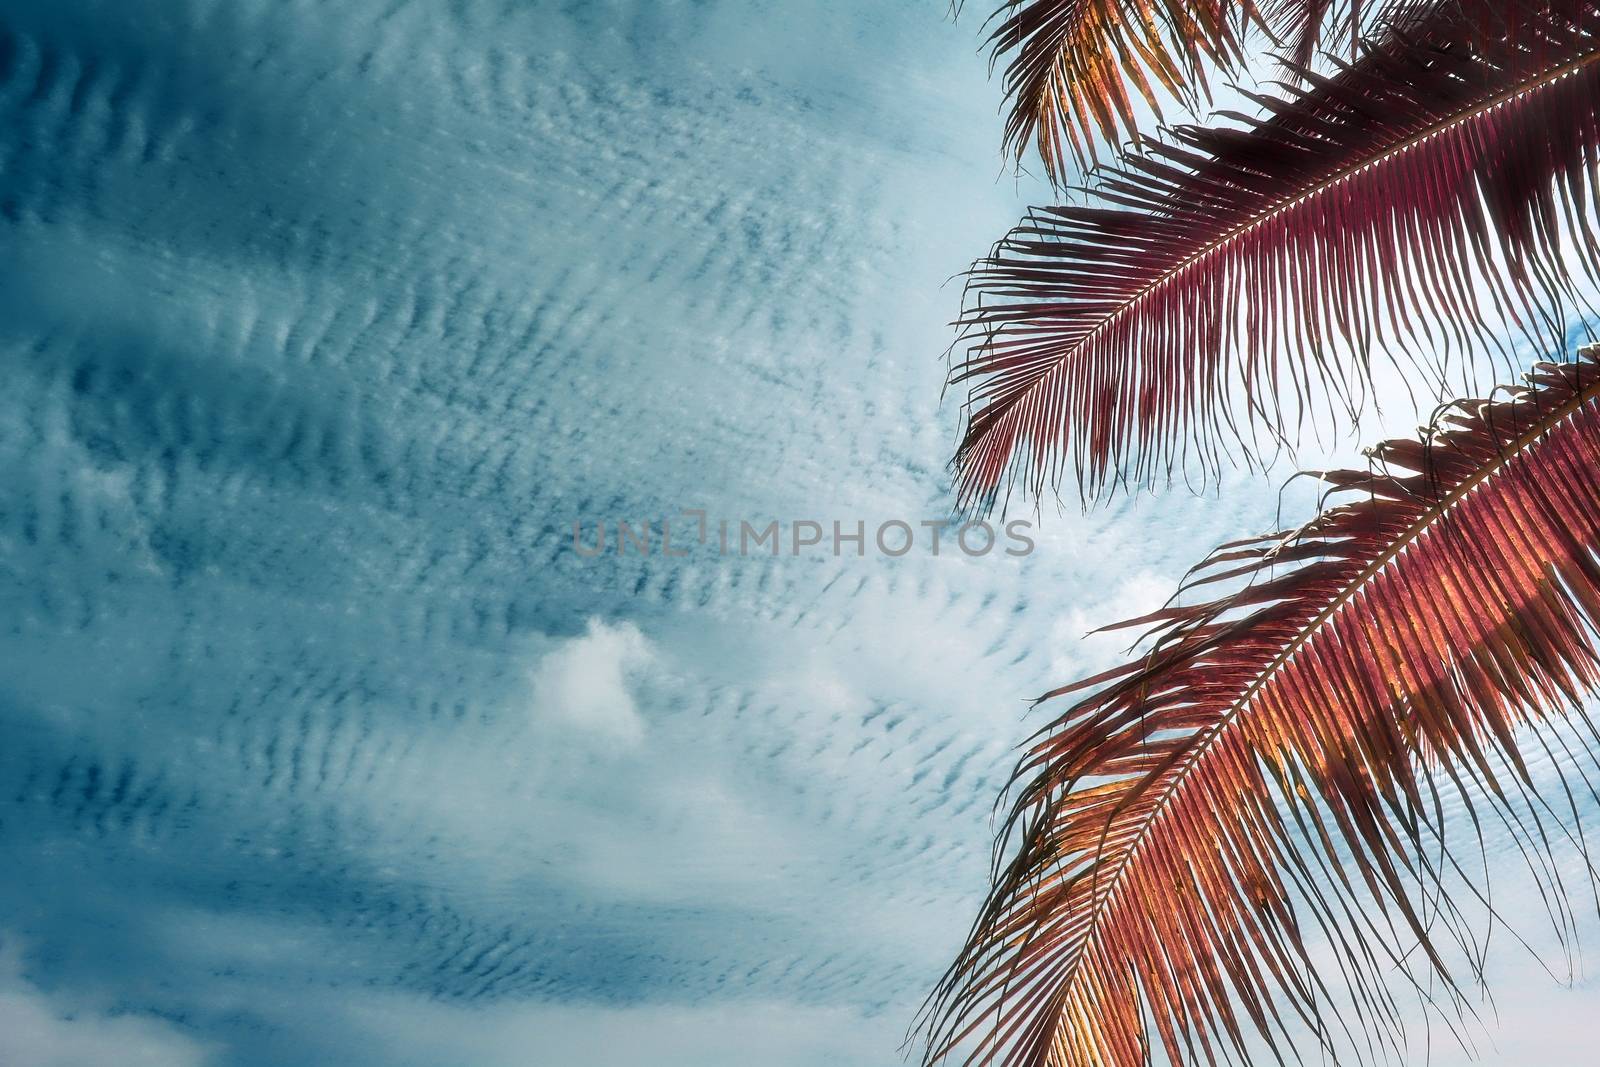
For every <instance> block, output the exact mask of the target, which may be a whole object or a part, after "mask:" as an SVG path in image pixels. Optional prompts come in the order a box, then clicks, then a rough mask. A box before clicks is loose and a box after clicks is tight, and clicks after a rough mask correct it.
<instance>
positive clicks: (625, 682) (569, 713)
mask: <svg viewBox="0 0 1600 1067" xmlns="http://www.w3.org/2000/svg"><path fill="white" fill-rule="evenodd" d="M655 658H656V656H655V650H654V649H653V648H652V647H651V644H650V641H649V640H648V639H647V638H646V637H645V636H644V634H642V633H640V632H639V628H638V627H637V626H635V625H633V623H631V622H624V623H619V624H618V625H616V626H608V625H607V624H606V623H604V622H602V621H601V620H599V619H590V620H589V630H588V632H587V633H586V634H584V635H583V636H582V637H575V638H572V639H571V640H570V641H567V642H566V643H565V644H563V645H561V646H560V647H559V648H556V649H555V650H554V651H552V652H549V653H547V654H546V655H545V657H544V659H542V660H541V661H540V662H539V665H538V667H537V668H536V669H535V670H534V672H533V707H534V714H535V715H536V716H539V717H541V718H543V717H546V716H550V717H555V718H560V719H564V720H566V721H567V722H570V723H572V724H574V725H577V726H580V727H582V728H583V729H585V730H590V731H593V732H595V733H598V734H601V735H604V736H606V737H608V738H611V739H614V740H618V741H622V742H625V743H627V744H636V743H638V742H639V741H641V740H642V739H643V738H644V729H645V727H644V719H643V718H642V717H641V716H640V715H639V708H638V705H637V704H636V703H635V702H634V698H633V694H632V692H631V691H630V688H629V685H630V682H632V681H633V680H634V679H635V678H636V677H637V675H638V673H639V672H640V671H642V670H643V669H644V668H646V667H648V666H649V665H650V664H651V663H652V662H653V661H654V660H655Z"/></svg>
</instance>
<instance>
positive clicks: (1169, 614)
mask: <svg viewBox="0 0 1600 1067" xmlns="http://www.w3.org/2000/svg"><path fill="white" fill-rule="evenodd" d="M1370 455H1371V457H1372V459H1371V464H1370V467H1369V469H1367V470H1356V471H1339V472H1334V473H1331V474H1324V475H1321V476H1320V477H1322V478H1324V479H1326V481H1327V482H1328V483H1329V484H1331V486H1332V487H1333V488H1332V489H1331V490H1330V492H1329V499H1328V502H1327V504H1328V506H1327V507H1326V509H1325V510H1324V511H1323V512H1322V514H1321V515H1320V516H1319V517H1318V518H1317V519H1315V520H1314V521H1312V522H1311V523H1309V524H1308V525H1306V526H1304V527H1302V528H1300V529H1298V530H1294V531H1289V532H1285V533H1277V534H1272V535H1269V536H1266V537H1261V538H1256V539H1251V540H1248V541H1241V542H1236V543H1233V544H1229V545H1225V546H1222V547H1221V548H1220V549H1218V550H1217V551H1216V552H1215V553H1213V554H1212V555H1211V556H1210V557H1209V558H1208V559H1207V560H1206V562H1204V563H1203V564H1201V565H1200V567H1198V568H1197V569H1196V571H1195V572H1193V573H1192V575H1191V579H1190V582H1189V583H1188V585H1187V587H1188V588H1189V589H1191V590H1193V589H1203V588H1207V587H1209V586H1210V583H1214V582H1219V581H1220V582H1227V583H1230V585H1229V588H1233V591H1232V592H1229V593H1226V594H1224V595H1222V596H1220V597H1218V598H1216V599H1214V600H1211V601H1210V602H1208V603H1203V604H1198V605H1195V606H1173V607H1168V608H1166V609H1164V610H1162V611H1159V612H1157V613H1155V614H1153V615H1150V616H1147V617H1145V618H1143V619H1136V620H1131V621H1130V622H1128V623H1124V624H1123V625H1125V626H1132V625H1150V626H1154V634H1153V637H1154V643H1153V644H1152V645H1151V646H1150V648H1151V650H1150V651H1149V652H1148V654H1145V655H1143V656H1141V657H1139V658H1137V659H1136V660H1134V661H1132V662H1130V663H1127V664H1125V665H1124V666H1122V667H1120V668H1116V669H1113V670H1111V671H1109V672H1107V673H1105V674H1102V675H1100V676H1098V677H1094V678H1089V679H1085V680H1084V681H1081V682H1078V683H1076V684H1075V685H1070V686H1067V687H1065V688H1062V689H1060V690H1057V691H1055V692H1052V693H1049V694H1046V697H1044V698H1041V699H1051V698H1056V697H1060V696H1063V695H1065V694H1068V693H1077V692H1082V691H1085V690H1091V689H1092V690H1094V691H1093V692H1092V695H1089V696H1087V697H1083V698H1081V699H1079V700H1078V702H1077V703H1076V704H1074V705H1073V706H1072V707H1071V708H1070V709H1069V710H1067V711H1066V712H1065V713H1064V714H1062V715H1061V716H1060V717H1059V718H1058V719H1056V720H1055V721H1054V722H1052V723H1051V724H1050V725H1049V726H1048V727H1046V728H1045V729H1044V730H1042V731H1041V732H1040V733H1039V734H1038V735H1036V737H1035V738H1034V739H1033V741H1031V742H1030V743H1029V746H1028V747H1027V749H1026V750H1025V754H1024V756H1023V758H1022V760H1021V762H1020V763H1019V765H1018V768H1017V771H1016V773H1015V775H1014V777H1013V788H1016V789H1017V790H1018V792H1017V794H1016V796H1017V799H1016V803H1015V806H1014V808H1013V809H1012V812H1011V815H1010V818H1009V821H1008V822H1007V825H1006V829H1005V830H1004V831H1003V832H1002V834H1001V837H1000V845H999V846H997V864H996V878H995V885H994V889H993V892H992V895H991V896H990V898H989V900H988V902H987V904H986V905H985V906H984V908H983V909H982V912H981V914H980V916H979V918H978V920H977V922H976V924H975V926H974V928H973V931H972V933H971V935H970V939H969V941H968V943H967V945H966V947H965V949H964V950H963V952H962V953H961V955H960V957H959V959H958V960H957V962H956V963H955V964H954V965H953V967H952V968H951V969H950V971H949V972H948V974H947V975H946V977H945V979H944V980H943V982H942V983H941V985H940V986H939V988H938V990H937V991H936V993H935V994H934V996H933V997H932V998H930V1001H929V1005H928V1007H927V1009H926V1011H927V1017H926V1020H925V1021H926V1031H925V1035H926V1036H927V1037H928V1039H929V1044H928V1059H929V1061H934V1060H939V1059H941V1058H945V1057H951V1056H955V1055H957V1054H958V1053H959V1054H960V1055H968V1054H970V1058H969V1059H967V1060H966V1062H969V1063H982V1064H990V1063H997V1064H1005V1065H1007V1067H1022V1065H1048V1067H1087V1065H1094V1067H1136V1065H1142V1064H1144V1063H1145V1062H1146V1060H1145V1056H1146V1054H1147V1053H1148V1052H1149V1051H1150V1050H1151V1049H1152V1048H1153V1047H1157V1046H1159V1047H1160V1048H1161V1049H1162V1050H1163V1051H1164V1053H1165V1055H1166V1056H1167V1058H1168V1062H1171V1063H1173V1064H1180V1063H1194V1062H1205V1063H1217V1062H1222V1061H1225V1060H1232V1061H1236V1062H1242V1063H1246V1064H1248V1063H1250V1062H1251V1060H1252V1050H1253V1049H1254V1050H1257V1051H1258V1050H1260V1049H1261V1048H1265V1049H1267V1050H1268V1054H1269V1055H1271V1056H1277V1055H1279V1054H1280V1053H1286V1052H1287V1051H1288V1050H1289V1049H1290V1048H1292V1046H1293V1043H1294V1041H1295V1040H1296V1038H1295V1037H1294V1036H1293V1032H1292V1030H1291V1026H1290V1025H1289V1024H1290V1023H1293V1024H1294V1025H1296V1026H1299V1025H1301V1024H1304V1026H1305V1027H1306V1028H1307V1029H1308V1030H1309V1032H1310V1033H1312V1034H1313V1035H1315V1037H1314V1040H1318V1041H1322V1042H1326V1043H1328V1045H1329V1047H1332V1046H1333V1044H1334V1043H1335V1042H1334V1038H1335V1037H1337V1036H1338V1035H1339V1033H1340V1032H1341V1028H1343V1027H1348V1026H1350V1024H1351V1020H1350V1019H1348V1018H1343V1017H1339V1016H1338V1013H1337V1011H1335V1012H1334V1013H1331V1014H1330V1013H1329V1011H1328V1006H1329V1004H1330V1003H1345V1004H1350V1003H1354V1004H1356V1005H1357V1006H1358V1008H1359V1010H1358V1011H1356V1012H1355V1013H1354V1014H1355V1015H1356V1016H1357V1019H1356V1020H1355V1022H1354V1030H1353V1031H1351V1032H1350V1033H1349V1035H1348V1036H1349V1038H1350V1040H1351V1041H1355V1040H1356V1037H1357V1034H1358V1033H1363V1032H1365V1031H1378V1032H1379V1033H1378V1038H1377V1040H1378V1044H1377V1045H1376V1046H1375V1047H1377V1048H1379V1049H1380V1050H1381V1049H1382V1048H1384V1047H1388V1048H1390V1049H1391V1050H1394V1049H1396V1048H1397V1047H1398V1045H1397V1044H1396V1043H1395V1035H1394V1033H1393V1028H1394V1027H1396V1026H1398V1018H1399V1016H1398V1012H1397V1010H1396V1007H1395V1000H1394V996H1393V994H1392V991H1391V990H1390V989H1389V982H1391V981H1393V980H1395V976H1396V975H1399V976H1402V978H1401V980H1403V981H1407V982H1410V981H1415V983H1416V984H1415V985H1414V986H1408V989H1409V990H1410V991H1412V992H1419V991H1422V990H1425V989H1426V988H1427V986H1426V978H1427V977H1428V976H1430V975H1431V976H1432V977H1434V978H1437V977H1439V975H1440V974H1443V975H1444V980H1445V985H1444V986H1442V987H1441V988H1445V989H1449V988H1453V987H1452V986H1450V984H1449V983H1450V982H1451V981H1452V976H1450V975H1449V974H1448V973H1447V968H1446V967H1445V964H1444V962H1443V959H1444V954H1443V953H1441V952H1439V951H1436V943H1435V940H1436V937H1437V936H1439V935H1437V934H1436V933H1435V932H1434V930H1433V929H1432V928H1431V927H1432V920H1434V919H1437V918H1438V916H1439V915H1440V914H1442V915H1443V916H1444V918H1443V919H1442V920H1440V921H1441V922H1443V923H1444V925H1445V927H1447V928H1450V929H1454V927H1452V926H1451V923H1452V922H1455V923H1458V924H1459V923H1460V921H1461V916H1462V915H1464V914H1466V912H1465V911H1464V910H1462V909H1458V908H1455V906H1454V905H1453V903H1452V901H1451V895H1450V894H1449V893H1447V892H1446V891H1445V890H1444V883H1445V882H1446V880H1447V877H1446V876H1447V875H1450V876H1451V877H1454V875H1453V874H1451V872H1459V871H1460V867H1459V861H1458V860H1456V859H1455V858H1454V857H1455V852H1454V850H1446V849H1445V848H1444V842H1445V841H1446V836H1445V830H1444V826H1443V823H1444V822H1445V821H1446V820H1445V814H1444V812H1445V805H1444V803H1443V800H1442V799H1441V794H1446V795H1447V796H1446V799H1450V800H1451V802H1452V803H1456V802H1459V803H1460V804H1462V805H1464V806H1465V809H1466V811H1467V812H1468V814H1469V816H1470V818H1471V820H1472V821H1473V822H1474V823H1476V821H1477V819H1478V815H1477V814H1476V811H1477V810H1478V808H1475V807H1474V805H1483V804H1488V805H1490V806H1491V807H1492V806H1494V805H1500V807H1499V808H1498V809H1497V810H1499V811H1500V812H1501V814H1502V815H1503V816H1505V817H1506V818H1507V819H1508V821H1509V822H1510V824H1511V825H1512V827H1513V829H1516V828H1517V827H1521V828H1522V830H1523V832H1525V834H1526V835H1528V836H1530V837H1532V839H1533V840H1532V841H1531V844H1529V846H1528V847H1529V848H1530V854H1534V855H1537V854H1540V853H1541V844H1540V838H1539V836H1538V835H1539V833H1540V832H1541V831H1540V830H1539V829H1538V828H1537V827H1536V825H1535V824H1534V823H1532V822H1529V821H1528V816H1527V813H1526V812H1527V810H1532V811H1534V812H1535V813H1537V812H1538V810H1539V803H1540V799H1539V797H1538V791H1537V789H1536V787H1535V784H1534V782H1533V779H1532V778H1531V777H1530V775H1529V773H1528V771H1527V763H1526V762H1525V760H1524V757H1523V753H1522V751H1521V746H1522V745H1523V744H1525V743H1527V737H1528V735H1527V734H1526V733H1521V734H1519V729H1521V728H1525V727H1532V728H1533V729H1532V731H1531V733H1532V734H1533V735H1535V736H1537V737H1540V738H1544V739H1546V740H1547V739H1548V737H1549V734H1550V731H1552V730H1553V729H1554V728H1555V725H1556V724H1557V722H1558V721H1559V722H1581V723H1585V724H1586V723H1587V720H1586V719H1582V718H1581V708H1580V706H1579V704H1578V701H1579V699H1580V697H1581V695H1582V694H1583V693H1584V692H1593V691H1594V689H1595V687H1596V684H1597V682H1600V658H1597V641H1596V630H1595V627H1596V626H1597V624H1600V558H1597V554H1600V349H1590V350H1587V351H1586V352H1584V353H1580V354H1579V356H1578V357H1577V358H1576V360H1575V361H1574V362H1570V363H1545V364H1540V365H1538V366H1537V367H1535V368H1534V370H1533V371H1532V372H1531V373H1530V375H1529V377H1528V384H1527V385H1526V386H1524V387H1521V388H1519V389H1516V390H1512V391H1510V392H1509V393H1508V394H1506V395H1503V396H1502V397H1500V398H1498V399H1495V400H1493V401H1466V402H1460V403H1458V404H1456V405H1454V406H1452V407H1450V408H1448V409H1446V410H1445V412H1444V413H1443V414H1442V415H1441V417H1440V418H1439V419H1438V420H1437V421H1436V422H1435V424H1434V426H1433V427H1432V428H1431V429H1430V430H1429V432H1427V433H1426V435H1425V436H1424V437H1423V438H1422V439H1421V440H1397V441H1390V442H1387V443H1385V444H1383V445H1381V446H1379V447H1378V448H1376V449H1374V450H1372V452H1371V453H1370ZM1235 586H1237V587H1235ZM1095 687H1098V688H1097V689H1096V688H1095ZM1569 711H1570V712H1572V713H1573V714H1574V716H1576V717H1575V718H1570V719H1569V718H1568V717H1567V716H1566V715H1565V714H1564V713H1566V712H1569ZM1590 729H1592V726H1591V727H1590ZM1519 791H1520V793H1519ZM1518 795H1520V796H1521V797H1522V799H1523V802H1524V803H1523V804H1522V806H1520V807H1518V806H1517V805H1516V804H1514V803H1513V798H1514V797H1516V796H1518ZM1507 812H1511V813H1512V815H1515V812H1522V814H1521V815H1517V816H1515V818H1513V817H1512V815H1507ZM1517 818H1520V819H1521V820H1522V821H1521V822H1517V821H1516V819H1517ZM1007 842H1012V843H1015V844H1016V851H1015V854H1014V855H1013V856H1012V857H1011V858H1010V859H1009V861H1006V862H1001V860H1002V858H1003V855H1004V853H1003V851H1002V849H1003V848H1004V847H1007ZM1590 871H1591V874H1592V873H1593V868H1592V867H1591V868H1590ZM1550 891H1551V893H1552V896H1553V897H1557V898H1558V897H1560V896H1561V890H1560V888H1559V885H1558V881H1557V880H1556V879H1554V878H1553V877H1552V879H1551V890H1550ZM1363 900H1366V901H1367V903H1366V904H1365V905H1363V904H1362V903H1361V901H1363ZM1430 908H1432V909H1433V910H1432V911H1430V910H1429V909H1430ZM1317 930H1321V931H1324V932H1326V933H1327V934H1328V936H1329V939H1330V941H1331V942H1332V944H1333V947H1334V950H1335V958H1336V959H1337V961H1338V964H1339V968H1341V969H1342V970H1343V972H1344V979H1345V981H1346V982H1347V983H1348V986H1347V987H1346V988H1345V989H1344V992H1342V993H1340V994H1339V995H1340V996H1341V997H1344V998H1345V999H1344V1000H1342V1001H1340V1000H1337V998H1335V997H1334V995H1333V994H1334V990H1332V989H1331V988H1330V986H1329V985H1328V981H1329V979H1327V978H1326V975H1327V974H1328V973H1329V972H1330V971H1333V970H1334V969H1333V968H1332V967H1330V966H1329V965H1328V964H1327V963H1326V961H1323V962H1322V964H1321V966H1319V965H1317V963H1316V962H1315V961H1314V960H1313V957H1312V954H1311V952H1310V950H1309V949H1308V944H1309V943H1310V942H1311V941H1312V940H1313V934H1314V933H1315V932H1316V931H1317ZM1459 934H1460V931H1457V934H1456V935H1452V936H1457V935H1459ZM1462 936H1464V935H1462ZM1408 938H1409V940H1410V941H1411V942H1413V943H1415V944H1416V945H1418V946H1420V950H1421V953H1420V956H1415V957H1407V956H1406V954H1405V953H1403V952H1402V951H1401V947H1400V942H1402V941H1405V940H1407V939H1408ZM1460 944H1462V945H1464V946H1467V945H1470V944H1471V938H1470V937H1467V938H1466V939H1465V940H1461V941H1460ZM1413 959H1419V960H1421V961H1422V962H1421V964H1420V965H1419V964H1416V963H1414V962H1413ZM1418 967H1420V969H1421V970H1424V971H1427V972H1428V974H1427V975H1418V974H1417V973H1416V971H1415V970H1414V968H1418ZM1286 1020H1288V1022H1286ZM1296 1020H1298V1022H1296ZM1304 1032H1305V1031H1302V1032H1301V1033H1302V1035H1303V1033H1304ZM1367 1036H1368V1037H1370V1036H1371V1035H1370V1034H1368V1035H1367ZM1301 1040H1303V1036H1302V1038H1301ZM1384 1041H1388V1042H1389V1044H1388V1045H1387V1046H1385V1045H1384V1044H1383V1042H1384ZM1295 1051H1296V1052H1301V1051H1304V1050H1295ZM1278 1062H1282V1061H1281V1060H1279V1061H1278Z"/></svg>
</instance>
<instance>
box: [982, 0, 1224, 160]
mask: <svg viewBox="0 0 1600 1067" xmlns="http://www.w3.org/2000/svg"><path fill="white" fill-rule="evenodd" d="M1236 9H1237V5H1236V4H1235V3H1234V0H1006V2H1005V3H1004V4H1002V6H1001V7H1000V10H999V11H998V12H996V14H995V16H994V19H993V20H992V21H995V22H996V23H997V26H996V28H995V29H994V31H993V33H992V34H991V35H990V38H989V43H990V45H991V46H992V47H993V49H994V57H995V60H996V61H997V62H998V61H999V59H1000V57H1001V56H1002V55H1007V54H1011V53H1014V54H1013V55H1012V56H1011V59H1010V61H1009V62H1008V63H1007V65H1006V69H1005V79H1004V81H1005V92H1006V101H1007V107H1008V112H1007V115H1006V130H1005V144H1006V148H1007V150H1008V151H1009V152H1011V153H1013V154H1014V155H1015V156H1016V157H1017V158H1018V159H1020V158H1021V156H1022V153H1023V151H1024V150H1025V149H1026V148H1027V146H1028V144H1029V142H1030V141H1031V142H1033V143H1034V144H1035V145H1036V146H1037V149H1038V152H1039V158H1040V160H1041V162H1043V164H1044V167H1045V171H1046V173H1047V174H1048V175H1049V176H1050V178H1051V180H1052V181H1055V182H1057V183H1058V184H1059V183H1061V182H1064V181H1065V180H1066V175H1067V170H1068V167H1069V165H1070V164H1071V163H1073V162H1074V161H1075V162H1077V163H1078V164H1079V165H1083V164H1084V163H1086V162H1087V161H1088V160H1090V159H1093V158H1096V156H1097V153H1096V150H1095V143H1096V141H1097V140H1104V141H1105V142H1107V143H1109V144H1111V145H1116V144H1117V143H1118V142H1120V141H1121V140H1122V139H1123V137H1124V136H1127V137H1130V138H1135V139H1137V138H1138V136H1139V131H1138V126H1137V122H1136V118H1135V100H1136V99H1137V98H1140V97H1142V98H1143V99H1144V100H1145V101H1146V102H1147V103H1148V104H1149V105H1150V107H1151V108H1152V110H1154V111H1156V112H1157V113H1158V114H1159V112H1160V106H1161V105H1160V91H1161V90H1165V91H1166V92H1168V93H1170V94H1172V95H1174V96H1177V97H1179V98H1187V97H1189V96H1190V95H1191V94H1192V91H1193V89H1196V88H1199V89H1203V88H1204V84H1205V79H1204V67H1203V62H1204V61H1207V60H1209V61H1211V62H1219V63H1222V64H1223V65H1232V64H1233V62H1234V61H1235V60H1236V58H1237V56H1238V51H1239V43H1238V32H1237V23H1238V22H1239V21H1240V19H1239V18H1238V15H1237V10H1236Z"/></svg>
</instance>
